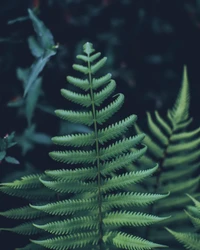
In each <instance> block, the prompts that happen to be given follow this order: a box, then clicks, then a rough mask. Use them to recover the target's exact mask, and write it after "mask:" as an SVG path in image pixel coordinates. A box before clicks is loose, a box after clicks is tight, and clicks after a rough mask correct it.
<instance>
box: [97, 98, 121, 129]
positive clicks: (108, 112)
mask: <svg viewBox="0 0 200 250" xmlns="http://www.w3.org/2000/svg"><path fill="white" fill-rule="evenodd" d="M123 103H124V95H122V94H119V95H118V97H117V98H116V100H115V101H113V102H112V103H111V104H109V105H108V106H107V107H105V108H104V109H102V110H99V111H97V114H96V119H97V123H98V124H103V123H104V122H105V121H107V120H108V119H109V118H110V117H111V116H113V114H114V113H116V112H117V111H118V110H119V109H120V108H121V106H122V105H123Z"/></svg>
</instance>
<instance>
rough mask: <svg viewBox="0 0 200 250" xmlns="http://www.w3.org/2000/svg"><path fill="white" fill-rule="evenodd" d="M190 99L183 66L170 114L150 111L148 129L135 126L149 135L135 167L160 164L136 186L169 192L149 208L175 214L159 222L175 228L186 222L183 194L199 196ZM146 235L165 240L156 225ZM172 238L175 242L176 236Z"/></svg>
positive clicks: (198, 142)
mask: <svg viewBox="0 0 200 250" xmlns="http://www.w3.org/2000/svg"><path fill="white" fill-rule="evenodd" d="M189 101H190V95H189V84H188V80H187V72H186V68H184V72H183V81H182V85H181V88H180V91H179V94H178V96H177V98H176V101H175V104H174V105H173V107H172V109H170V110H168V112H167V115H166V116H165V117H161V116H160V115H159V113H158V112H157V111H155V112H154V114H153V115H152V114H150V113H147V124H148V128H147V131H145V130H144V131H143V130H142V129H141V128H140V127H139V126H137V125H136V126H135V130H136V131H137V133H142V132H144V133H145V134H146V137H145V138H144V140H143V142H144V143H145V144H146V145H147V146H148V150H147V155H146V156H145V157H142V158H141V159H139V161H138V162H135V163H134V166H132V168H133V169H134V170H137V169H138V168H139V169H140V170H142V169H143V168H144V167H143V166H149V167H150V166H152V164H153V162H154V161H156V162H158V164H159V168H158V170H157V172H156V175H155V176H154V177H152V178H149V179H148V184H147V185H146V186H145V187H144V185H137V187H138V189H137V190H138V191H140V190H141V191H143V190H144V188H145V191H147V190H151V191H155V192H156V191H158V192H160V193H162V192H164V193H165V192H170V194H171V195H170V197H167V198H166V200H164V201H162V202H160V201H159V202H158V203H155V204H153V205H152V207H151V210H150V211H152V210H153V211H156V212H158V213H159V216H167V215H169V214H171V215H174V216H172V217H171V218H169V219H167V220H164V221H163V222H160V223H159V225H166V224H167V225H169V227H171V228H172V229H173V228H174V229H177V228H178V227H179V226H181V225H183V223H186V220H187V216H186V214H185V213H183V212H180V209H181V208H182V209H183V208H184V207H185V206H186V205H187V204H188V202H189V200H188V199H187V197H185V196H184V193H186V192H188V193H190V194H191V195H194V196H195V197H199V196H198V194H197V193H195V192H196V190H197V188H198V186H199V177H198V176H197V173H198V172H197V171H198V168H199V166H200V164H199V160H200V154H199V146H200V139H199V135H200V133H199V132H200V128H197V129H194V130H192V131H188V129H187V127H188V126H189V125H190V124H191V122H192V118H190V117H189ZM129 168H130V167H129ZM196 176H197V177H196ZM129 191H132V190H131V189H129ZM147 234H148V235H150V239H154V238H155V237H154V236H155V235H156V236H157V238H160V239H161V240H160V242H162V239H164V237H163V232H162V230H160V231H159V230H156V228H155V227H154V228H153V227H152V228H151V229H149V230H147ZM171 241H172V242H173V239H171ZM166 242H167V241H166ZM172 244H173V243H172Z"/></svg>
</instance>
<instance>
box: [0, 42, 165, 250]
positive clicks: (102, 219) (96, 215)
mask: <svg viewBox="0 0 200 250" xmlns="http://www.w3.org/2000/svg"><path fill="white" fill-rule="evenodd" d="M83 48H84V49H83V50H84V53H85V54H84V55H78V56H77V58H78V59H80V60H82V61H83V62H84V65H82V64H74V65H73V68H74V69H75V70H77V71H79V72H81V73H84V74H85V75H86V77H83V78H76V77H73V76H68V77H67V80H68V82H69V83H71V84H73V85H74V86H76V87H78V88H79V89H82V90H83V91H84V92H85V93H84V94H82V93H79V92H73V91H70V90H66V89H62V90H61V94H62V95H63V96H64V97H65V98H66V99H68V100H70V101H72V102H75V103H77V104H79V105H81V106H83V107H86V108H88V111H85V110H84V111H80V112H77V111H73V110H56V115H57V116H59V117H60V118H62V119H65V120H68V121H70V122H74V123H81V124H84V125H87V126H91V127H92V130H91V132H89V133H84V134H83V133H82V134H80V133H79V134H70V135H66V136H57V137H53V139H52V140H53V142H54V143H55V144H58V145H61V146H71V147H73V148H74V147H75V148H76V147H78V148H81V149H79V150H78V149H77V150H76V149H73V150H66V151H54V152H51V153H50V156H51V158H53V159H54V160H56V161H59V162H62V163H66V164H67V166H66V168H65V169H58V170H49V171H48V170H47V171H45V173H44V174H42V175H32V176H27V177H23V178H22V179H21V180H19V181H18V180H17V181H14V182H13V183H4V184H3V186H2V187H1V191H2V192H5V193H7V194H11V195H15V196H20V197H24V198H27V199H29V200H30V199H35V200H36V201H37V200H38V199H41V198H43V199H44V198H45V197H46V198H49V197H52V198H53V197H54V199H55V198H56V197H59V201H58V200H57V201H56V200H54V201H51V202H48V203H45V204H43V205H37V203H36V204H35V202H34V203H33V202H31V204H30V205H29V206H25V207H21V208H17V209H12V210H8V211H6V212H2V213H1V215H3V216H6V217H9V218H15V219H25V220H27V219H36V218H37V220H31V221H30V222H28V223H27V222H26V223H25V224H24V223H23V224H21V225H19V226H17V227H14V228H8V229H6V228H4V229H2V230H8V231H12V232H16V233H19V234H28V235H32V234H33V235H34V234H41V235H42V236H44V237H45V239H43V240H40V239H38V240H31V241H32V242H33V243H32V244H39V245H41V246H44V247H46V248H49V249H57V250H59V249H80V248H85V249H101V250H103V249H115V248H116V249H117V248H118V249H153V248H158V247H162V246H163V245H160V244H156V243H153V242H150V241H148V240H145V239H143V238H141V237H139V236H138V235H135V234H133V233H130V232H132V230H131V229H130V228H131V227H138V226H148V225H151V224H154V223H156V222H159V221H161V220H163V219H166V218H167V217H157V216H155V215H151V214H147V213H143V212H140V211H138V209H137V207H140V206H147V205H149V204H152V203H154V202H155V201H156V200H159V199H161V198H164V197H166V196H168V194H166V195H165V194H150V193H138V192H127V191H126V188H127V187H129V186H132V185H134V184H136V183H139V182H142V181H143V180H144V179H145V178H146V177H148V176H150V175H152V174H153V173H154V172H155V171H156V170H157V169H158V166H154V167H153V168H149V169H146V170H140V171H126V168H125V167H126V166H127V165H128V164H130V163H131V162H133V161H136V160H137V159H139V158H140V157H141V156H143V155H144V153H145V151H146V147H145V146H143V147H141V148H140V149H139V148H138V149H137V147H136V146H137V145H140V144H141V142H142V140H143V139H144V134H139V135H135V136H130V137H127V138H124V139H122V135H123V134H124V133H125V132H126V131H127V130H128V128H130V127H131V126H133V124H134V122H135V120H136V116H135V115H131V116H129V117H127V118H125V119H124V120H121V121H119V122H116V123H114V124H111V125H108V124H107V121H108V120H109V118H110V117H112V116H113V115H114V114H115V113H116V112H117V111H118V110H119V109H120V108H121V106H122V104H123V102H124V95H123V94H118V95H115V97H113V99H111V98H110V95H112V94H113V92H114V90H115V87H116V83H115V81H114V80H112V79H111V74H106V75H104V76H101V77H98V78H95V77H94V76H95V75H96V72H98V71H99V69H100V68H101V67H102V66H103V65H104V64H105V62H106V60H107V58H105V57H104V58H102V59H99V57H100V55H101V54H100V53H94V49H93V46H92V44H90V43H86V44H85V45H84V46H83ZM96 60H97V61H96ZM106 99H111V102H109V103H108V104H107V105H105V100H106ZM105 124H107V125H106V126H105ZM102 125H104V127H102ZM133 146H135V149H136V151H135V152H130V148H131V147H133ZM73 164H76V165H75V167H74V166H73ZM134 207H136V209H134ZM45 232H47V233H49V234H50V235H49V234H47V236H46V233H45ZM51 234H52V235H51ZM163 247H164V246H163ZM23 249H26V248H23Z"/></svg>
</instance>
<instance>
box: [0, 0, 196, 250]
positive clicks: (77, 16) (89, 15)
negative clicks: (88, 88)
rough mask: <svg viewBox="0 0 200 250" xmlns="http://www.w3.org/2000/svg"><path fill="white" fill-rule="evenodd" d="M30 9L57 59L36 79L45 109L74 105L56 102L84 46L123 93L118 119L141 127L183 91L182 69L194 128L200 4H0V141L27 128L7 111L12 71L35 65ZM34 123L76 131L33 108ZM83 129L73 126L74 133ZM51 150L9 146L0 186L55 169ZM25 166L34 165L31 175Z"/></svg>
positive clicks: (12, 0)
mask: <svg viewBox="0 0 200 250" xmlns="http://www.w3.org/2000/svg"><path fill="white" fill-rule="evenodd" d="M28 8H31V9H35V10H37V13H38V17H39V18H40V20H42V21H43V22H44V23H45V25H46V27H48V28H49V29H50V31H51V32H52V34H53V36H54V40H55V42H56V43H58V44H59V49H58V51H57V54H56V55H55V56H54V57H52V58H51V59H50V61H49V62H48V64H47V65H46V67H45V69H44V70H43V71H42V74H41V75H42V77H43V83H42V89H43V97H42V102H43V103H45V105H46V107H47V108H48V107H49V108H51V107H53V108H60V107H61V108H66V109H72V108H73V106H72V105H71V104H70V103H69V102H67V103H66V101H64V100H63V99H62V98H61V97H60V91H59V90H60V89H61V88H64V87H66V86H67V85H66V75H73V74H74V72H73V71H72V69H71V65H72V64H73V63H74V61H75V56H76V55H77V54H78V53H80V52H81V49H82V45H83V44H84V43H85V42H86V41H89V42H92V43H93V44H94V47H95V49H96V51H101V52H102V55H103V56H107V57H108V62H107V68H106V71H105V72H111V73H112V74H113V78H114V79H115V80H116V82H117V92H122V93H124V94H125V97H126V99H125V100H126V101H125V104H124V106H123V108H122V111H121V114H117V115H116V116H119V118H121V117H122V116H123V117H125V116H127V115H129V114H131V113H134V114H137V115H138V119H139V121H141V122H143V120H144V118H145V112H146V111H147V110H148V111H153V110H155V109H157V110H159V111H160V112H161V113H165V111H166V110H167V109H168V108H171V107H172V105H173V103H174V100H175V98H176V96H177V93H178V90H179V88H180V86H181V79H182V71H183V65H187V68H188V76H189V81H190V92H191V106H190V114H191V116H192V117H194V122H193V126H194V127H198V126H199V122H200V116H199V97H200V85H199V83H200V74H199V72H200V66H199V64H200V1H198V0H196V1H192V0H190V1H189V0H188V1H186V0H173V1H170V0H160V1H159V0H132V1H131V0H121V1H120V0H93V1H90V0H88V1H87V0H40V1H39V0H29V1H28V0H1V1H0V81H1V83H0V137H2V138H3V137H4V136H5V135H6V134H7V133H8V134H10V133H11V132H12V131H16V135H20V134H22V133H23V131H25V129H26V128H27V122H26V119H25V117H24V116H23V115H20V112H19V110H18V109H17V108H10V107H8V106H7V103H8V102H9V101H11V100H14V99H16V98H18V97H21V96H23V88H22V85H21V83H20V81H19V80H18V79H17V77H16V69H17V68H18V67H22V68H23V67H30V65H31V64H32V63H33V61H34V58H33V56H32V55H31V53H30V50H29V47H28V44H27V38H28V37H29V36H30V35H34V30H33V27H32V23H31V21H30V20H28V14H27V9H28ZM19 17H25V20H24V21H18V22H14V23H13V24H8V22H9V21H10V20H14V19H16V18H19ZM26 17H27V18H26ZM34 123H35V124H36V125H37V131H39V132H41V133H42V132H45V133H46V134H48V135H49V137H52V136H54V135H56V134H58V133H61V131H69V130H70V131H72V130H73V129H72V128H70V125H64V126H67V127H64V129H63V125H61V123H60V120H59V119H57V118H56V117H55V116H54V115H52V114H51V113H48V112H46V113H45V112H42V111H41V110H37V109H36V111H35V113H34ZM61 127H62V128H61ZM62 129H63V130H62ZM84 129H85V128H83V127H77V128H76V129H74V130H77V131H83V130H84ZM74 130H73V131H74ZM53 148H54V146H53V145H45V146H44V145H43V144H40V143H36V144H34V145H33V147H32V149H31V150H29V151H28V152H26V153H25V154H22V147H19V146H15V147H13V148H11V149H10V154H11V155H12V156H14V157H16V158H17V159H18V160H19V161H20V164H19V165H14V166H13V165H10V164H7V163H2V164H0V179H1V181H6V180H12V179H14V178H16V177H17V176H19V175H20V174H26V173H29V172H38V171H42V170H44V169H47V168H48V169H49V168H55V163H52V161H51V160H50V159H49V157H48V152H49V151H50V150H51V149H53ZM27 164H31V167H29V168H28V170H27ZM25 166H26V167H25ZM1 201H2V204H1V210H4V209H6V208H9V207H10V204H12V203H13V198H7V197H6V198H5V196H1ZM14 203H15V205H16V206H17V203H18V201H17V200H16V201H15V200H14ZM21 205H22V204H21ZM2 235H3V236H4V234H2ZM5 235H7V234H5ZM9 237H12V236H11V235H9ZM16 238H17V237H16ZM17 239H18V238H17ZM9 244H10V245H9ZM13 244H15V245H17V243H16V241H15V242H14V243H12V242H11V243H8V245H7V248H4V249H6V250H7V249H8V250H9V249H13ZM18 245H19V243H18Z"/></svg>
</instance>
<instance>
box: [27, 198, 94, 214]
mask: <svg viewBox="0 0 200 250" xmlns="http://www.w3.org/2000/svg"><path fill="white" fill-rule="evenodd" d="M30 206H31V207H32V208H34V209H37V210H39V211H42V212H45V213H48V214H51V215H59V216H60V215H68V214H73V213H75V212H80V211H85V210H95V209H97V206H98V204H97V199H96V198H92V199H68V200H63V201H58V202H53V203H48V204H46V205H40V206H38V205H30Z"/></svg>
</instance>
